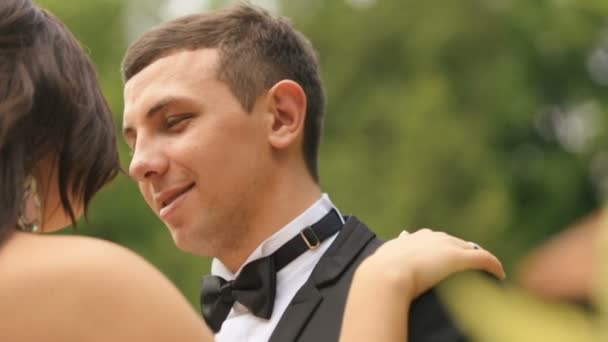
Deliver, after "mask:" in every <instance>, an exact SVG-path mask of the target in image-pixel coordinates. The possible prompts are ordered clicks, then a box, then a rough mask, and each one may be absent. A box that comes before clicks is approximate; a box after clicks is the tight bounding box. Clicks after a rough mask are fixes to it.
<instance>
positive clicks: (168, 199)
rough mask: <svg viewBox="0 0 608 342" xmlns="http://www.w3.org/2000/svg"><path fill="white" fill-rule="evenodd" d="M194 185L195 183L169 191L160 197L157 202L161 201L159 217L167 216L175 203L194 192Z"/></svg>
mask: <svg viewBox="0 0 608 342" xmlns="http://www.w3.org/2000/svg"><path fill="white" fill-rule="evenodd" d="M194 185H195V183H190V184H188V185H186V186H184V187H181V188H177V189H173V190H170V191H167V192H165V193H162V194H161V195H160V196H158V198H157V201H160V205H159V215H160V216H161V217H162V216H165V215H166V214H167V212H168V211H169V210H170V209H171V207H172V204H173V203H175V202H176V201H177V200H178V199H179V198H180V197H181V196H183V195H184V194H185V193H187V192H188V191H190V190H192V188H194ZM157 203H159V202H157Z"/></svg>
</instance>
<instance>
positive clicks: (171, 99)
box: [122, 96, 177, 137]
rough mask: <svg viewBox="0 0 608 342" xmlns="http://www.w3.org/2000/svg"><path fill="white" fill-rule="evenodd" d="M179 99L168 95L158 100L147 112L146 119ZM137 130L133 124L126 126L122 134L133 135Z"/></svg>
mask: <svg viewBox="0 0 608 342" xmlns="http://www.w3.org/2000/svg"><path fill="white" fill-rule="evenodd" d="M176 100H177V99H176V98H175V97H173V96H168V97H165V98H162V99H161V100H160V101H158V102H156V104H155V105H153V106H152V107H151V108H150V109H149V110H148V112H147V113H146V119H150V118H152V117H153V116H154V115H156V114H158V113H160V112H162V111H163V110H164V109H165V108H166V107H167V106H168V105H169V104H171V103H172V102H174V101H176ZM134 132H135V129H134V128H133V127H131V126H124V127H123V129H122V135H123V136H124V137H126V136H127V135H131V134H133V133H134Z"/></svg>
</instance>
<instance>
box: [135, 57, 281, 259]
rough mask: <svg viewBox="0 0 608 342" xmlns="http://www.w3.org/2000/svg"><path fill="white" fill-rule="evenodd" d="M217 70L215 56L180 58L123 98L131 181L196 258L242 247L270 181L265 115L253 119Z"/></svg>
mask: <svg viewBox="0 0 608 342" xmlns="http://www.w3.org/2000/svg"><path fill="white" fill-rule="evenodd" d="M217 62H218V53H217V50H215V49H199V50H195V51H182V52H177V53H174V54H172V55H170V56H167V57H164V58H161V59H159V60H157V61H155V62H154V63H152V64H150V65H149V66H147V67H146V68H145V69H143V70H142V71H141V72H139V73H138V74H137V75H135V76H134V77H133V78H131V79H130V80H129V81H128V82H127V83H126V85H125V90H124V98H125V112H124V122H123V130H124V136H125V139H126V141H127V143H128V144H129V146H130V147H131V149H132V151H133V157H132V160H131V164H130V166H129V173H130V175H131V176H132V177H133V178H134V179H135V180H136V181H137V182H138V184H139V188H140V190H141V193H142V194H143V196H144V198H145V200H146V202H147V203H148V205H149V206H150V207H151V208H152V210H153V211H154V212H155V213H156V214H157V215H158V216H159V217H160V219H161V220H162V221H163V222H164V223H165V224H166V225H167V227H168V228H169V231H170V232H171V235H172V236H173V239H174V241H175V243H176V245H177V246H178V247H179V248H181V249H182V250H185V251H189V252H192V253H194V254H198V255H213V254H214V252H213V251H214V250H215V249H216V248H218V247H225V245H226V244H227V243H230V240H232V241H233V243H234V242H236V241H235V240H236V238H237V237H238V236H239V235H240V234H241V233H242V231H243V230H244V229H246V225H245V223H246V222H247V219H248V217H250V216H251V215H253V213H254V212H255V205H256V197H257V196H258V195H259V194H260V191H262V189H264V179H265V177H268V174H269V173H270V171H269V170H268V169H267V166H268V163H267V161H268V160H269V158H270V157H269V156H270V155H271V154H270V147H269V146H268V143H267V139H266V132H267V126H268V125H267V122H268V120H267V119H266V116H265V115H263V112H264V111H263V108H261V106H259V105H258V104H256V106H255V107H254V109H253V110H252V112H251V113H247V112H246V111H245V110H244V109H243V108H242V106H241V104H240V103H239V101H238V100H237V99H236V98H235V97H234V95H233V94H232V92H231V91H230V89H229V88H228V86H227V85H226V84H225V83H223V82H221V81H218V80H217V77H216V65H217Z"/></svg>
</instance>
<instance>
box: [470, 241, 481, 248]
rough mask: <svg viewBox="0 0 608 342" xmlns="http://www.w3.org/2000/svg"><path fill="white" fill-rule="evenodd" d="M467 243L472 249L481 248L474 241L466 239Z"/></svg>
mask: <svg viewBox="0 0 608 342" xmlns="http://www.w3.org/2000/svg"><path fill="white" fill-rule="evenodd" d="M467 243H468V244H469V245H470V246H471V248H473V249H481V247H479V245H478V244H476V243H475V242H472V241H468V242H467Z"/></svg>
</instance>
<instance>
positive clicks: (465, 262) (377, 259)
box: [357, 228, 505, 300]
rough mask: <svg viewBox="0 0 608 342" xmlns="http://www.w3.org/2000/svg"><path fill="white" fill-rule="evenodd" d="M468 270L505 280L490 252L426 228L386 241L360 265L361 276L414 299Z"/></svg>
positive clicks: (499, 265)
mask: <svg viewBox="0 0 608 342" xmlns="http://www.w3.org/2000/svg"><path fill="white" fill-rule="evenodd" d="M468 269H477V270H482V271H486V272H488V273H491V274H493V275H494V276H496V278H498V279H504V278H505V272H504V270H503V268H502V265H501V263H500V261H499V260H498V259H497V258H496V257H495V256H494V255H492V254H491V253H490V252H488V251H486V250H484V249H481V248H480V247H479V246H477V245H476V244H474V243H472V242H466V241H463V240H461V239H459V238H456V237H453V236H451V235H448V234H446V233H443V232H436V231H432V230H430V229H426V228H425V229H421V230H419V231H417V232H415V233H413V234H408V233H406V232H404V233H402V234H401V235H400V236H399V237H398V238H396V239H393V240H390V241H388V242H386V243H385V244H384V245H382V246H381V247H380V248H378V250H377V251H376V252H375V253H374V254H373V255H371V256H370V257H369V258H368V259H366V260H365V261H364V262H363V263H362V264H361V265H360V267H359V269H358V270H357V274H358V276H366V275H367V276H371V277H374V278H376V279H377V280H378V279H379V280H380V281H383V282H384V283H385V284H386V283H388V284H390V285H393V286H395V289H396V290H397V291H399V292H400V293H401V294H402V295H404V296H405V295H407V296H408V297H407V298H409V299H410V300H413V299H414V298H416V297H417V296H419V295H420V294H422V293H423V292H425V291H426V290H428V289H429V288H431V287H433V286H435V285H436V284H437V283H439V282H441V281H442V280H443V279H445V278H447V277H448V276H449V275H451V274H453V273H457V272H461V271H464V270H468ZM362 273H364V274H362Z"/></svg>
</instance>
